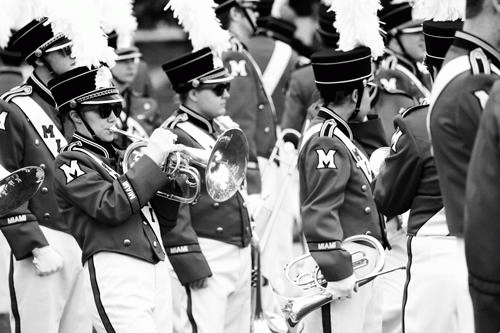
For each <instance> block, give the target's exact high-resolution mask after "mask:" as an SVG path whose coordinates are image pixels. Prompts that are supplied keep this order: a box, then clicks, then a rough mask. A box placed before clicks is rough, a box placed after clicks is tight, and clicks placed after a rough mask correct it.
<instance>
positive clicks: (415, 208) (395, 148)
mask: <svg viewBox="0 0 500 333" xmlns="http://www.w3.org/2000/svg"><path fill="white" fill-rule="evenodd" d="M427 112H428V105H420V106H415V107H413V108H410V109H408V110H406V111H405V112H403V113H402V114H401V115H399V116H397V117H396V118H395V119H394V126H395V127H396V132H395V133H394V135H393V139H392V143H391V150H390V155H389V157H388V158H386V160H385V165H384V167H383V168H382V170H381V171H380V173H379V175H378V176H377V181H376V185H375V190H374V193H375V201H376V202H377V206H378V208H379V210H380V212H382V213H383V214H384V215H385V216H387V217H389V218H392V217H394V216H396V215H399V214H402V213H404V212H406V211H407V210H409V209H410V216H409V219H408V234H410V235H415V234H416V233H417V232H418V230H419V229H420V228H421V227H422V226H423V225H424V224H425V222H427V221H428V220H429V219H430V218H431V217H432V216H434V215H435V214H436V213H437V212H438V211H440V210H441V209H442V208H443V201H442V198H441V191H440V189H439V181H438V176H437V171H436V166H435V164H434V159H433V158H432V156H431V150H430V146H431V144H430V140H429V136H428V134H427V126H426V120H427Z"/></svg>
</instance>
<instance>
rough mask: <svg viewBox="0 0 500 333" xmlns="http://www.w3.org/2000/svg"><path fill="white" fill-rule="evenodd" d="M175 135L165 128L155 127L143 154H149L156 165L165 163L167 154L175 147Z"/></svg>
mask: <svg viewBox="0 0 500 333" xmlns="http://www.w3.org/2000/svg"><path fill="white" fill-rule="evenodd" d="M176 140H177V135H176V134H174V133H172V131H170V130H168V129H166V128H161V127H159V128H157V129H155V130H154V131H153V133H151V136H150V137H149V142H148V145H147V147H146V148H145V150H144V154H146V155H147V156H149V157H150V158H151V159H152V160H153V161H154V162H155V163H156V164H158V166H162V164H164V163H165V161H166V159H167V157H168V154H170V153H171V152H172V151H174V150H175V149H176V145H175V144H174V143H175V141H176Z"/></svg>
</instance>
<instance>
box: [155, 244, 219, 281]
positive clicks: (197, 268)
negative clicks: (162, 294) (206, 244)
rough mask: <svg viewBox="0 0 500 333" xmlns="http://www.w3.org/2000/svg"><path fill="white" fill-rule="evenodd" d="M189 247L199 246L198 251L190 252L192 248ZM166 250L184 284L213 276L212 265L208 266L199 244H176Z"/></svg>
mask: <svg viewBox="0 0 500 333" xmlns="http://www.w3.org/2000/svg"><path fill="white" fill-rule="evenodd" d="M189 247H193V249H194V247H198V252H189V251H190V250H192V249H190V248H189ZM165 250H166V251H167V254H168V259H169V260H170V263H171V264H172V267H173V268H174V271H175V273H176V274H177V277H178V278H179V281H180V282H181V284H182V285H186V284H188V283H191V282H193V281H196V280H199V279H201V278H205V277H210V276H212V271H211V270H210V266H208V262H207V260H206V259H205V256H204V255H203V254H202V253H201V250H200V247H199V245H198V244H196V245H181V246H174V247H171V248H166V249H165Z"/></svg>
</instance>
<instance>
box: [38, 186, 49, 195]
mask: <svg viewBox="0 0 500 333" xmlns="http://www.w3.org/2000/svg"><path fill="white" fill-rule="evenodd" d="M40 192H42V193H43V194H45V193H47V192H49V189H48V188H46V187H42V188H41V189H40Z"/></svg>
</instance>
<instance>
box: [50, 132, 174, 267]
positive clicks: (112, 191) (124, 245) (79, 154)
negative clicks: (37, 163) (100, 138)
mask: <svg viewBox="0 0 500 333" xmlns="http://www.w3.org/2000/svg"><path fill="white" fill-rule="evenodd" d="M89 154H91V155H89ZM92 156H95V158H94V157H92ZM96 158H97V159H98V160H100V162H99V161H98V160H96ZM119 171H120V158H119V156H118V154H117V151H116V150H115V148H114V146H112V145H111V144H109V143H103V142H96V141H94V140H91V139H88V138H86V137H84V136H83V135H80V134H79V133H75V134H74V135H73V138H72V140H71V142H70V144H69V145H68V146H67V147H65V148H64V149H63V151H62V152H61V153H60V154H59V155H58V156H57V158H56V167H55V178H56V195H57V202H58V205H59V208H60V210H61V213H62V215H63V217H64V219H65V220H66V221H67V223H68V225H69V229H70V232H71V234H72V235H73V236H74V237H75V238H76V240H77V242H78V244H79V245H80V247H81V248H82V252H83V253H82V262H85V261H86V260H87V259H88V258H89V257H90V256H92V255H94V254H96V253H98V252H101V251H106V252H115V253H121V254H124V255H128V256H132V257H135V258H138V259H142V260H145V261H147V262H150V263H157V262H158V261H159V260H164V259H165V253H164V252H163V250H162V248H161V245H160V243H159V239H157V237H156V235H155V233H154V231H153V229H152V227H151V224H150V223H149V222H147V220H146V216H144V215H143V213H141V208H142V207H144V206H145V205H147V203H148V201H149V200H150V199H151V198H152V197H153V195H154V194H155V192H156V191H158V190H159V189H160V188H161V187H163V186H165V185H166V183H167V182H168V181H169V179H168V177H167V175H166V174H165V173H163V172H162V170H161V169H160V167H159V166H158V165H157V164H156V163H154V162H153V161H152V160H151V159H150V158H149V157H147V156H146V155H144V156H143V157H141V158H140V159H139V160H138V161H137V162H136V163H135V165H134V166H133V167H132V168H130V169H129V170H128V171H127V172H126V173H125V174H119ZM116 172H118V173H116ZM113 175H114V176H115V177H117V178H115V177H114V176H113ZM149 214H151V212H149ZM151 223H160V225H161V224H162V223H163V222H162V221H155V220H153V221H152V222H151Z"/></svg>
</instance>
